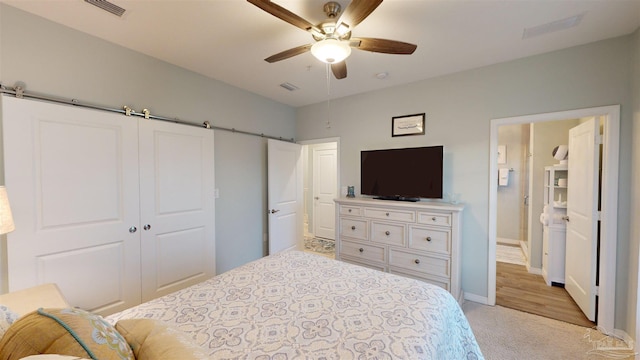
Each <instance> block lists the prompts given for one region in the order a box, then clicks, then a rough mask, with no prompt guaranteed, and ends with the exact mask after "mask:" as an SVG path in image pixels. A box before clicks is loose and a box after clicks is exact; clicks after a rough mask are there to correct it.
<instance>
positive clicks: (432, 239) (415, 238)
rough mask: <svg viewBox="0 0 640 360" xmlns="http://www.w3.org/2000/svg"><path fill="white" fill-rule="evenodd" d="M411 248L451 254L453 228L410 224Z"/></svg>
mask: <svg viewBox="0 0 640 360" xmlns="http://www.w3.org/2000/svg"><path fill="white" fill-rule="evenodd" d="M409 248H411V249H416V250H425V251H429V252H434V253H439V254H443V255H449V254H451V230H449V229H443V228H437V227H433V228H431V227H419V226H409Z"/></svg>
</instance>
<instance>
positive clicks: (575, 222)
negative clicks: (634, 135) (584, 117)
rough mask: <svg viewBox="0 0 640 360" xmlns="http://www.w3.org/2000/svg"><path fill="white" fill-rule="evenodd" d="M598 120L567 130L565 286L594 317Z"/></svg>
mask: <svg viewBox="0 0 640 360" xmlns="http://www.w3.org/2000/svg"><path fill="white" fill-rule="evenodd" d="M598 136H599V123H598V122H597V121H596V119H591V120H589V121H587V122H585V123H582V124H580V125H578V126H576V127H574V128H572V129H571V130H569V166H568V169H569V171H568V180H567V182H568V185H567V216H568V218H569V221H568V222H567V242H566V261H565V288H566V289H567V292H568V293H569V295H571V297H572V298H573V299H574V300H575V302H576V304H578V306H579V307H580V309H581V310H582V311H583V312H584V313H585V315H586V316H587V318H588V319H589V320H591V321H595V317H596V273H597V236H598V233H597V226H598V222H597V218H598V164H599V159H600V156H599V147H598V145H597V141H596V139H597V138H598Z"/></svg>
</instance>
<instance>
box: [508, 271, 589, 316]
mask: <svg viewBox="0 0 640 360" xmlns="http://www.w3.org/2000/svg"><path fill="white" fill-rule="evenodd" d="M496 304H497V305H501V306H504V307H508V308H511V309H516V310H520V311H524V312H528V313H531V314H536V315H540V316H544V317H548V318H552V319H556V320H562V321H566V322H568V323H571V324H576V325H580V326H586V327H593V326H595V324H594V323H593V322H591V321H589V319H587V318H586V316H584V314H583V313H582V311H580V308H579V307H578V305H576V303H575V302H574V301H573V299H572V298H571V296H569V293H567V291H566V290H565V289H564V288H561V287H557V286H547V284H546V283H545V282H544V279H543V278H542V276H541V275H535V274H530V273H529V272H527V269H526V267H525V266H523V265H515V264H509V263H503V262H496Z"/></svg>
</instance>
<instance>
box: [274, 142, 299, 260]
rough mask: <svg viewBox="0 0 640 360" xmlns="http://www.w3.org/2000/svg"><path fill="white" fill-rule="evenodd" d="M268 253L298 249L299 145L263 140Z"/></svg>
mask: <svg viewBox="0 0 640 360" xmlns="http://www.w3.org/2000/svg"><path fill="white" fill-rule="evenodd" d="M267 164H268V165H269V167H268V169H267V183H268V184H267V187H268V191H267V193H268V198H269V199H268V203H269V210H268V212H269V214H270V215H269V254H276V253H279V252H281V251H286V250H294V249H297V250H302V249H303V248H304V245H303V243H304V238H303V232H302V224H303V219H302V216H303V215H302V214H303V210H304V209H303V198H302V146H301V145H299V144H293V143H288V142H284V141H278V140H272V139H269V140H267Z"/></svg>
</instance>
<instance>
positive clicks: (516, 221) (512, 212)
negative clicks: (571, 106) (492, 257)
mask: <svg viewBox="0 0 640 360" xmlns="http://www.w3.org/2000/svg"><path fill="white" fill-rule="evenodd" d="M528 127H529V125H505V126H500V127H499V128H498V144H500V145H505V146H506V149H507V151H506V153H507V154H506V156H507V162H506V164H498V168H508V169H513V171H511V172H509V185H507V186H498V191H497V201H498V203H497V206H496V211H497V218H498V219H499V221H498V224H497V226H496V234H497V237H498V238H505V239H510V240H525V239H526V237H522V235H523V234H522V231H521V229H522V213H523V212H524V211H523V210H524V209H523V207H522V204H523V201H524V199H523V194H525V193H526V192H527V190H526V189H524V193H523V188H524V185H525V183H526V181H525V180H526V179H525V178H526V177H527V174H528V171H527V169H526V168H525V165H526V163H525V161H524V160H525V159H524V158H523V156H524V153H525V152H526V151H527V149H528V148H529V141H528V138H527V139H526V142H525V141H523V132H524V131H525V130H526V129H525V128H528ZM528 133H529V132H528V131H527V132H526V134H528ZM525 235H526V234H525Z"/></svg>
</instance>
